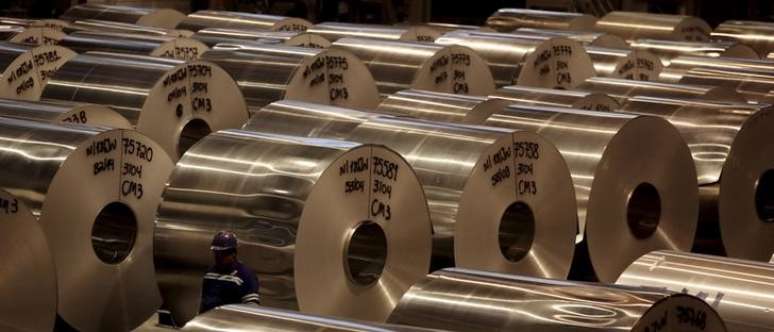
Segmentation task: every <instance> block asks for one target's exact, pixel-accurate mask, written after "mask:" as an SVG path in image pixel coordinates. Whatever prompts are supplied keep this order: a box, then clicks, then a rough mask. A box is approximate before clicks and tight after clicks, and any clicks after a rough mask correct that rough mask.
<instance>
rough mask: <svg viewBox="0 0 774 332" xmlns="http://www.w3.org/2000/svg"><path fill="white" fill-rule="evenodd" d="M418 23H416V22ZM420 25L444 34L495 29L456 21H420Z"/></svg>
mask: <svg viewBox="0 0 774 332" xmlns="http://www.w3.org/2000/svg"><path fill="white" fill-rule="evenodd" d="M415 25H416V24H415ZM419 25H420V26H424V27H427V28H430V29H433V30H435V31H437V33H439V34H441V35H442V34H444V33H447V32H451V31H456V30H478V31H489V32H494V30H492V29H490V28H488V27H485V26H479V25H469V24H455V23H445V22H426V23H419ZM396 26H402V25H401V24H400V23H399V24H396Z"/></svg>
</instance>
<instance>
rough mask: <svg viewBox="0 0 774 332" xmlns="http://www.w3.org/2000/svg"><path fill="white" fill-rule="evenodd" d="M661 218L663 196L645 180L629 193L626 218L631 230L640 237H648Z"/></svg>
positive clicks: (635, 235)
mask: <svg viewBox="0 0 774 332" xmlns="http://www.w3.org/2000/svg"><path fill="white" fill-rule="evenodd" d="M660 219H661V196H659V194H658V189H656V187H654V186H653V185H652V184H650V183H647V182H643V183H640V184H639V185H637V187H636V188H634V191H632V193H631V195H629V202H628V203H627V204H626V220H627V222H628V224H629V231H631V232H632V234H633V235H634V237H636V238H638V239H644V238H648V237H650V236H651V235H653V233H654V232H655V231H656V229H657V228H658V223H659V220H660Z"/></svg>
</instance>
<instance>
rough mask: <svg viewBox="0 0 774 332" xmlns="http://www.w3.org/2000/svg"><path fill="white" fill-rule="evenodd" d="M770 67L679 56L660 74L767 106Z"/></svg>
mask: <svg viewBox="0 0 774 332" xmlns="http://www.w3.org/2000/svg"><path fill="white" fill-rule="evenodd" d="M772 74H774V64H773V63H771V62H770V61H767V60H751V59H739V58H704V57H691V56H680V57H677V58H675V59H673V60H672V63H671V64H670V65H669V67H667V68H665V69H664V71H663V72H662V73H661V79H662V80H664V81H668V82H679V83H687V84H703V85H714V86H723V87H726V88H730V89H733V90H735V91H736V92H737V93H739V94H741V95H742V96H744V98H745V99H747V100H750V101H755V102H764V103H771V102H772V101H774V96H772V93H771V90H772Z"/></svg>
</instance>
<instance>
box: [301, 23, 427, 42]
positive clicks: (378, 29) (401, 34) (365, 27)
mask: <svg viewBox="0 0 774 332" xmlns="http://www.w3.org/2000/svg"><path fill="white" fill-rule="evenodd" d="M307 31H309V32H311V33H314V34H317V35H320V36H322V37H324V38H326V39H328V40H329V41H331V42H335V41H337V40H339V39H341V38H346V37H352V38H373V39H387V40H403V41H415V42H431V43H432V42H433V41H434V40H435V39H436V38H438V37H440V36H441V33H440V32H438V31H436V30H435V29H432V28H429V27H426V26H422V25H415V26H409V27H399V26H389V25H378V24H355V23H340V22H322V23H318V24H315V25H313V26H311V27H310V28H309V29H308V30H307Z"/></svg>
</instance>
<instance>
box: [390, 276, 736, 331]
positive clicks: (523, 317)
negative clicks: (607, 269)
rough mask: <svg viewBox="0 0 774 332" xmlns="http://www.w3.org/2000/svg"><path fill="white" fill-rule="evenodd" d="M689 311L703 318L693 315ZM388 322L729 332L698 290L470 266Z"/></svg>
mask: <svg viewBox="0 0 774 332" xmlns="http://www.w3.org/2000/svg"><path fill="white" fill-rule="evenodd" d="M684 310H692V312H693V313H694V315H698V316H700V317H701V318H696V319H686V317H685V313H683V311H684ZM694 317H695V316H694ZM388 321H389V322H390V323H396V324H407V325H415V326H422V327H429V328H440V329H449V330H452V331H541V332H542V331H642V332H644V331H673V332H678V331H679V332H689V331H725V330H726V329H725V326H724V324H723V321H722V320H721V319H720V317H719V316H718V314H717V313H716V312H715V311H714V310H713V309H712V307H710V306H709V305H707V304H706V303H704V302H703V301H701V300H700V299H698V298H696V297H693V296H690V295H685V294H675V293H672V292H667V291H663V290H658V289H647V288H634V287H624V286H615V285H601V284H592V283H579V282H569V281H558V280H550V279H537V278H529V277H521V276H514V275H504V274H495V273H486V272H480V271H473V270H463V269H445V270H441V271H436V272H434V273H432V274H430V275H428V276H427V277H426V278H425V279H424V280H422V281H421V282H419V283H418V284H416V285H414V286H413V287H411V289H410V290H409V291H408V293H406V295H405V296H404V297H403V298H402V299H401V301H400V303H399V304H398V306H397V307H396V308H395V311H393V313H392V315H391V316H390V319H389V320H388Z"/></svg>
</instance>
